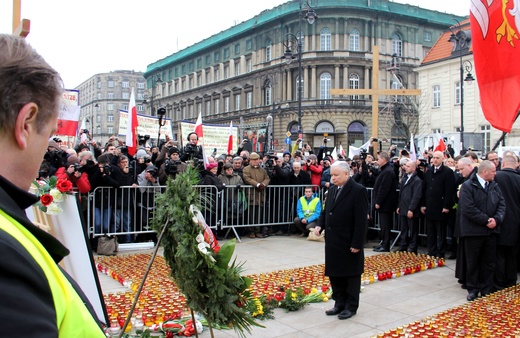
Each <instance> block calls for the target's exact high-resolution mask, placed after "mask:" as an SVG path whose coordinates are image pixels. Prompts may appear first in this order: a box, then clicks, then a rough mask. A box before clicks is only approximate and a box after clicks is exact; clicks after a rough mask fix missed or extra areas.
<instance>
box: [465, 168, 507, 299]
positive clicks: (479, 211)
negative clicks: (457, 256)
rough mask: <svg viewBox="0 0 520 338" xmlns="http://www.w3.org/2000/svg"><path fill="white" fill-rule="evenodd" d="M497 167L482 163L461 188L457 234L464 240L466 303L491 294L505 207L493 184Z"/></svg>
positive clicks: (500, 193)
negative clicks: (500, 226) (500, 225)
mask: <svg viewBox="0 0 520 338" xmlns="http://www.w3.org/2000/svg"><path fill="white" fill-rule="evenodd" d="M495 175H496V167H495V165H494V164H493V163H492V162H491V161H487V160H486V161H482V163H481V164H480V165H479V168H478V173H477V174H476V175H474V176H471V178H470V179H469V180H467V181H466V182H464V183H463V184H462V187H461V188H460V194H459V205H458V207H459V209H460V231H461V236H462V237H463V238H464V254H465V257H466V286H467V289H468V297H467V299H468V301H472V300H475V299H476V298H477V297H478V296H479V293H480V295H481V296H486V295H488V294H490V293H491V292H492V291H493V278H494V271H495V266H496V250H497V243H498V234H499V233H500V230H499V224H501V223H502V222H503V220H504V217H505V214H506V203H505V200H504V197H503V195H502V192H501V191H500V188H499V187H498V184H497V183H496V182H494V181H493V179H494V178H495Z"/></svg>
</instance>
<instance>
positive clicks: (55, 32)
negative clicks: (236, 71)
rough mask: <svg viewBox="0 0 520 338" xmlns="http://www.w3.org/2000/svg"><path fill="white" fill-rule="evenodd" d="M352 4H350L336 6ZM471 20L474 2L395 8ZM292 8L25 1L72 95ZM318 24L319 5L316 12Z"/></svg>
mask: <svg viewBox="0 0 520 338" xmlns="http://www.w3.org/2000/svg"><path fill="white" fill-rule="evenodd" d="M338 1H347V0H338ZM394 1H395V2H401V3H409V4H412V5H416V6H421V7H424V8H428V9H433V10H437V11H441V12H448V13H452V14H457V15H468V14H469V5H470V0H394ZM284 2H287V0H219V1H214V0H191V1H180V0H147V1H135V0H134V1H128V0H77V1H70V0H45V1H43V0H22V18H27V19H30V20H31V32H30V34H29V36H28V37H27V40H28V41H29V43H30V44H31V45H32V46H33V47H35V48H36V50H38V52H39V53H40V54H42V55H43V56H44V57H45V59H46V60H47V61H48V62H49V63H50V64H51V65H52V66H53V67H54V68H56V69H57V70H58V71H59V72H60V73H61V76H62V78H63V80H64V82H65V86H66V87H67V88H73V87H75V86H77V85H79V84H80V83H81V82H83V81H85V80H86V79H88V78H89V77H90V76H92V75H94V74H97V73H104V72H109V71H111V70H122V69H124V70H132V69H133V70H135V71H145V70H146V66H147V65H148V64H150V63H152V62H154V61H157V60H159V59H162V58H164V57H166V56H168V55H170V54H172V53H174V52H176V51H178V50H179V49H183V48H186V47H188V46H190V45H192V44H194V43H196V42H198V41H200V40H202V39H204V38H207V37H209V36H211V35H213V34H216V33H218V32H220V31H222V30H225V29H227V28H229V27H231V26H232V25H234V23H240V22H242V21H245V20H248V19H250V18H252V17H253V16H255V15H257V14H259V13H260V12H261V11H263V10H265V9H270V8H273V7H275V6H277V5H279V4H282V3H284ZM316 12H317V14H318V16H319V3H318V7H317V8H316ZM11 32H12V0H0V33H11Z"/></svg>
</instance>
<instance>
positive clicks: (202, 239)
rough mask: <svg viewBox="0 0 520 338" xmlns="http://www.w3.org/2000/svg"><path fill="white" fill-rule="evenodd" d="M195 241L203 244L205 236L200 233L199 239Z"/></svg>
mask: <svg viewBox="0 0 520 338" xmlns="http://www.w3.org/2000/svg"><path fill="white" fill-rule="evenodd" d="M195 239H196V240H197V243H202V242H204V235H202V234H201V233H200V232H199V234H198V235H197V237H196V238H195Z"/></svg>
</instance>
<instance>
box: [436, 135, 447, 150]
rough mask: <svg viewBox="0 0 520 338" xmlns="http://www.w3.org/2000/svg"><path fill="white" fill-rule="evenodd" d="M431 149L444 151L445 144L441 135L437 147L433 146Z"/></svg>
mask: <svg viewBox="0 0 520 338" xmlns="http://www.w3.org/2000/svg"><path fill="white" fill-rule="evenodd" d="M433 151H442V152H445V151H446V144H445V143H444V140H443V139H442V137H441V138H440V140H439V144H438V145H437V147H435V149H434V150H433Z"/></svg>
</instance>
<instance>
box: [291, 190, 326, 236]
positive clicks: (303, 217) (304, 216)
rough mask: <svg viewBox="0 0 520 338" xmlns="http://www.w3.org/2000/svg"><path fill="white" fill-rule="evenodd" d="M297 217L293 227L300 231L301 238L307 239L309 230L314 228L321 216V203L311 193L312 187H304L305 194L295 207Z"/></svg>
mask: <svg viewBox="0 0 520 338" xmlns="http://www.w3.org/2000/svg"><path fill="white" fill-rule="evenodd" d="M296 213H297V214H298V216H297V217H296V218H295V219H294V225H295V226H296V227H297V228H298V229H299V230H301V232H302V237H307V235H308V234H309V229H312V228H316V226H317V225H318V219H319V218H320V214H321V201H320V198H319V197H318V194H314V193H313V192H312V187H305V192H304V195H303V196H302V197H300V199H298V203H297V205H296Z"/></svg>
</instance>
